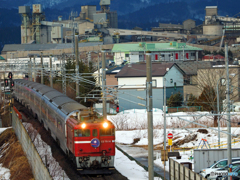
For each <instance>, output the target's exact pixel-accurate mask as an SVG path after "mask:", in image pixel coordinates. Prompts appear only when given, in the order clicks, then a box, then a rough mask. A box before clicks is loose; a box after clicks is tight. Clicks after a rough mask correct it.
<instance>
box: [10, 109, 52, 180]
mask: <svg viewBox="0 0 240 180" xmlns="http://www.w3.org/2000/svg"><path fill="white" fill-rule="evenodd" d="M21 119H22V117H21V114H20V113H19V112H18V110H17V109H16V108H13V109H12V127H13V128H14V130H15V133H16V135H17V137H18V140H19V142H20V143H21V145H22V148H23V151H24V152H25V154H26V156H27V158H28V162H29V164H30V166H31V168H32V173H33V176H34V179H36V180H48V179H49V180H52V177H51V176H50V174H49V172H48V169H47V168H46V167H45V165H44V163H43V162H42V159H41V157H40V156H39V154H38V152H37V150H36V148H35V146H34V144H33V143H32V140H31V138H30V137H29V135H28V133H27V131H26V129H25V128H24V126H23V125H22V122H21Z"/></svg>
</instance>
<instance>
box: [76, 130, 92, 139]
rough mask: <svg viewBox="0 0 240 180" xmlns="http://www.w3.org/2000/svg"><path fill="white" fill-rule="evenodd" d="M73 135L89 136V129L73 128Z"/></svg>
mask: <svg viewBox="0 0 240 180" xmlns="http://www.w3.org/2000/svg"><path fill="white" fill-rule="evenodd" d="M74 136H75V137H89V136H90V130H89V129H78V130H74Z"/></svg>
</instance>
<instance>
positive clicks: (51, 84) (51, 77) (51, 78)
mask: <svg viewBox="0 0 240 180" xmlns="http://www.w3.org/2000/svg"><path fill="white" fill-rule="evenodd" d="M49 61H50V87H51V88H53V76H52V55H51V54H50V58H49Z"/></svg>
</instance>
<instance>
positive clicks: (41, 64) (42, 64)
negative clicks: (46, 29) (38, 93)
mask: <svg viewBox="0 0 240 180" xmlns="http://www.w3.org/2000/svg"><path fill="white" fill-rule="evenodd" d="M41 84H44V82H43V53H42V52H41Z"/></svg>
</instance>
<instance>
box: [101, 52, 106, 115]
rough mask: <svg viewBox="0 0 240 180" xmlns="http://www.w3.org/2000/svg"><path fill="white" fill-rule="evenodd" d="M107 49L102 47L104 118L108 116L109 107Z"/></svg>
mask: <svg viewBox="0 0 240 180" xmlns="http://www.w3.org/2000/svg"><path fill="white" fill-rule="evenodd" d="M105 53H106V50H104V49H102V92H103V99H102V105H103V119H106V118H107V107H106V57H105Z"/></svg>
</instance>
